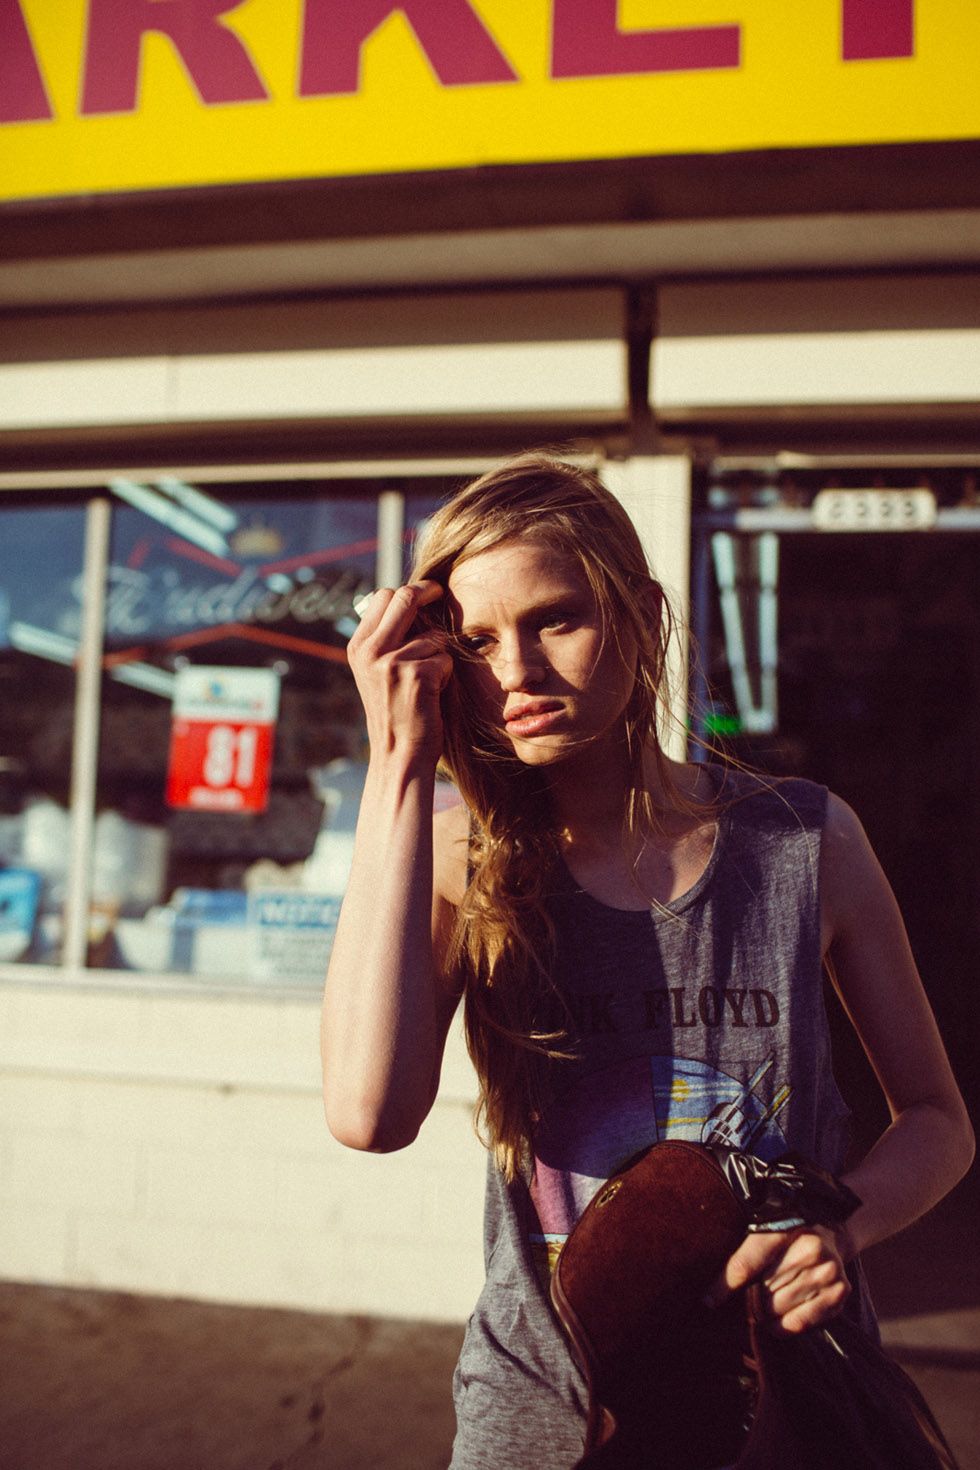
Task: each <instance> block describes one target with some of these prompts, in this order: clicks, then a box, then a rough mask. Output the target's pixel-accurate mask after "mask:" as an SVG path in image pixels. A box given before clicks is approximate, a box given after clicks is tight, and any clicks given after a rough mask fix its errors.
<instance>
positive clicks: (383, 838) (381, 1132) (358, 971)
mask: <svg viewBox="0 0 980 1470" xmlns="http://www.w3.org/2000/svg"><path fill="white" fill-rule="evenodd" d="M433 782H434V771H433V769H432V762H431V761H429V762H417V763H414V764H413V763H412V762H411V761H407V760H400V759H399V760H394V759H383V760H377V761H372V764H371V766H370V767H369V769H368V775H367V779H366V782H365V787H364V795H363V798H362V802H361V810H360V817H359V820H358V826H357V835H356V839H355V844H354V858H353V863H352V866H351V874H350V881H349V884H348V887H347V892H346V896H345V898H344V902H343V907H342V910H341V914H340V920H339V923H338V926H337V934H336V938H335V940H334V946H333V951H332V954H331V958H330V966H329V971H328V975H327V982H326V987H325V991H324V1001H323V1017H322V1030H321V1049H322V1057H323V1094H324V1106H325V1109H326V1115H327V1122H328V1125H329V1127H330V1129H331V1132H333V1133H334V1135H335V1136H336V1137H337V1138H339V1139H340V1140H341V1142H343V1143H346V1144H348V1145H350V1146H351V1147H353V1148H366V1149H376V1150H388V1149H393V1148H400V1147H403V1146H404V1145H405V1144H407V1143H410V1142H411V1140H412V1139H413V1138H414V1136H415V1134H416V1132H417V1131H418V1128H419V1126H420V1124H421V1122H422V1120H423V1118H424V1117H425V1115H426V1113H427V1112H428V1110H429V1107H430V1106H431V1103H432V1099H433V1095H434V1092H435V1087H436V1085H437V1081H438V1078H437V1072H438V1066H439V1061H440V1055H441V1047H442V1040H443V1037H442V1029H441V1026H440V1012H441V1007H440V998H439V994H438V983H437V976H436V969H435V964H434V961H433V953H432V939H431V915H432V793H433Z"/></svg>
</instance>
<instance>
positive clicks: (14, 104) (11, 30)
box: [0, 0, 54, 123]
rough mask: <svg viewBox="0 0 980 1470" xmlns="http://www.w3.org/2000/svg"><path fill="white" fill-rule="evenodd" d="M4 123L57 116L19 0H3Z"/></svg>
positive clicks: (0, 111) (0, 68)
mask: <svg viewBox="0 0 980 1470" xmlns="http://www.w3.org/2000/svg"><path fill="white" fill-rule="evenodd" d="M0 36H2V37H3V41H2V44H0V123H8V122H37V121H38V119H40V118H49V117H53V116H54V113H53V112H52V111H51V104H50V103H49V101H48V96H47V93H46V91H45V90H44V79H43V78H42V76H41V71H40V68H39V67H38V64H37V58H36V57H35V55H34V47H33V46H32V45H31V36H30V32H29V31H28V29H27V25H26V24H25V21H24V17H23V15H22V13H21V8H20V5H19V4H18V0H0Z"/></svg>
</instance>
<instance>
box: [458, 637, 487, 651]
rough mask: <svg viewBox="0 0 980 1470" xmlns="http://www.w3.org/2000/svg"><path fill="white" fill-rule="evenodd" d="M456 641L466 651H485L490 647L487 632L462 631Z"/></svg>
mask: <svg viewBox="0 0 980 1470" xmlns="http://www.w3.org/2000/svg"><path fill="white" fill-rule="evenodd" d="M456 641H457V643H458V644H459V646H460V648H461V649H462V650H463V652H464V653H485V652H486V650H487V649H488V648H489V647H490V639H489V638H488V637H487V635H486V634H485V633H465V634H463V633H461V634H460V635H459V637H458V638H457V640H456Z"/></svg>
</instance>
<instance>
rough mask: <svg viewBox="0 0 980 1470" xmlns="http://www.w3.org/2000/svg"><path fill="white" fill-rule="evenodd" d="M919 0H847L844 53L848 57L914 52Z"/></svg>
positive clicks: (858, 58)
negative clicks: (914, 31)
mask: <svg viewBox="0 0 980 1470" xmlns="http://www.w3.org/2000/svg"><path fill="white" fill-rule="evenodd" d="M914 20H915V0H843V3H842V6H841V32H842V35H841V55H842V56H843V58H844V60H845V61H878V60H882V59H884V58H885V57H887V56H911V55H912V54H913V52H914V49H915V45H914V39H913V34H912V32H913V23H914Z"/></svg>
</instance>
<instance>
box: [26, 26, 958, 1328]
mask: <svg viewBox="0 0 980 1470" xmlns="http://www.w3.org/2000/svg"><path fill="white" fill-rule="evenodd" d="M787 9H788V8H787V7H785V6H782V5H777V4H773V5H770V6H766V5H762V6H760V5H753V6H748V5H739V3H738V0H731V3H728V4H725V5H721V4H718V3H714V0H662V3H659V4H658V5H656V6H654V5H641V4H639V3H637V4H635V5H624V6H621V7H619V8H618V10H617V6H616V5H615V4H613V3H611V0H538V3H535V4H532V5H527V4H524V5H517V4H516V3H513V0H411V3H407V4H404V5H401V6H388V5H386V4H382V3H377V0H373V3H367V0H351V3H348V4H346V5H345V6H344V7H342V8H341V7H336V6H332V5H330V4H328V3H327V0H305V3H300V0H297V3H296V4H294V5H290V6H288V7H283V6H281V5H280V4H278V3H273V0H239V3H238V4H233V3H232V4H228V3H225V4H218V5H215V4H213V3H211V4H201V3H200V0H168V4H167V6H166V7H164V6H162V5H156V4H154V3H151V0H87V3H84V0H62V3H60V4H59V5H57V6H51V5H48V4H45V3H44V0H33V3H32V0H9V3H7V4H5V5H0V32H2V40H3V60H2V61H0V164H2V166H0V199H2V203H0V209H2V215H0V235H2V240H3V246H2V257H0V673H2V676H3V680H4V692H5V698H4V700H3V704H2V706H0V844H2V845H0V865H2V866H0V1095H2V1104H3V1105H2V1110H0V1117H2V1123H0V1129H2V1132H0V1161H2V1162H3V1166H4V1167H3V1174H4V1178H5V1180H6V1184H5V1202H4V1209H3V1212H2V1218H0V1270H2V1271H3V1272H4V1274H6V1275H8V1276H11V1277H15V1278H21V1279H28V1280H41V1281H48V1282H59V1283H70V1284H79V1285H94V1286H107V1287H116V1288H126V1289H133V1290H146V1291H155V1292H164V1293H171V1294H178V1295H191V1296H202V1297H210V1298H214V1299H223V1300H231V1301H252V1302H268V1303H275V1304H283V1305H295V1306H301V1307H311V1308H313V1307H315V1308H321V1309H325V1310H338V1311H368V1312H386V1313H396V1314H404V1315H410V1316H429V1317H446V1318H454V1317H459V1316H462V1315H465V1313H466V1312H467V1311H468V1310H469V1306H470V1303H471V1301H472V1299H473V1297H474V1296H475V1293H476V1291H477V1289H478V1285H479V1279H480V1274H481V1266H482V1263H481V1260H480V1252H479V1213H480V1203H481V1199H480V1196H481V1186H482V1171H483V1168H484V1161H483V1155H482V1151H481V1149H480V1147H479V1145H478V1144H476V1142H475V1141H474V1139H473V1137H472V1128H471V1123H470V1105H471V1100H472V1093H473V1085H472V1078H471V1075H470V1072H469V1068H468V1063H467V1061H466V1059H465V1055H464V1051H463V1047H462V1043H461V1039H460V1037H459V1035H458V1034H457V1035H454V1037H453V1038H452V1041H451V1046H450V1052H449V1056H448V1058H447V1064H446V1068H445V1075H444V1078H443V1087H442V1091H441V1093H440V1097H439V1100H438V1102H437V1104H436V1107H435V1110H434V1112H433V1115H432V1117H431V1118H430V1120H429V1122H428V1123H427V1125H426V1127H425V1128H424V1130H423V1133H422V1135H421V1137H420V1139H419V1141H418V1142H417V1143H416V1144H415V1145H414V1146H413V1148H412V1149H411V1150H409V1151H407V1152H406V1153H405V1154H403V1155H400V1156H397V1157H395V1158H387V1159H376V1158H370V1157H368V1158H364V1157H358V1156H355V1155H351V1154H348V1153H345V1152H344V1151H343V1150H342V1149H340V1148H339V1147H338V1146H336V1145H334V1144H333V1143H332V1141H331V1140H330V1139H329V1137H328V1135H327V1133H326V1130H325V1128H324V1125H323V1122H322V1116H321V1110H320V1104H319V1076H318V1060H317V1002H318V992H319V988H320V983H321V977H322V973H323V968H324V965H325V962H326V957H327V955H328V953H329V944H330V936H331V933H332V925H333V923H334V921H335V918H336V912H337V906H338V904H339V901H340V897H341V895H342V893H343V886H344V881H345V875H346V866H347V864H348V863H349V853H350V843H351V839H352V832H353V825H354V820H355V817H356V811H357V801H358V794H359V790H360V780H361V778H362V775H363V769H364V760H365V754H366V752H365V743H364V733H363V728H362V724H361V720H360V715H359V708H358V703H357V699H356V695H355V693H354V691H353V687H352V683H351V680H350V676H349V673H348V671H347V668H346V660H345V655H344V646H345V643H346V640H347V638H348V637H349V636H350V633H351V631H352V628H353V626H354V622H353V601H354V599H355V598H356V597H357V596H358V595H359V593H361V592H363V591H364V590H366V589H368V588H369V587H372V586H375V585H378V584H379V583H380V584H389V585H390V584H392V583H393V582H396V581H397V580H398V579H399V578H400V577H401V576H402V575H403V570H404V568H405V567H406V566H407V559H408V556H409V554H410V549H411V543H412V540H413V537H414V534H415V532H416V530H417V528H418V526H419V525H420V523H421V522H423V521H424V519H425V517H426V516H427V515H428V514H429V513H430V512H431V510H432V509H433V508H434V506H435V505H437V504H438V502H439V501H440V499H441V498H442V497H443V496H445V495H446V494H447V493H449V492H450V491H451V489H452V488H453V487H454V486H455V485H457V484H459V483H460V482H461V480H462V479H463V478H465V477H466V476H467V475H471V474H474V473H477V472H479V471H480V470H481V469H483V468H484V467H486V466H488V465H490V464H492V463H494V462H496V461H497V460H498V459H499V458H500V457H501V456H503V455H504V454H507V453H510V452H513V451H516V450H519V449H523V448H527V447H531V446H539V445H549V446H556V447H558V448H559V449H561V450H562V452H564V453H567V454H570V455H574V456H577V457H580V458H582V459H583V460H584V461H586V462H589V463H592V464H595V465H596V466H597V467H598V468H599V469H600V471H601V472H602V474H603V475H604V477H605V478H606V481H607V483H608V484H609V486H610V488H611V489H612V490H613V491H614V492H615V493H616V494H617V495H619V496H620V497H621V498H622V499H623V501H624V503H625V504H626V505H627V507H628V509H629V510H630V513H631V515H632V516H633V517H634V519H635V521H636V523H637V525H638V527H639V529H640V532H641V535H642V536H643V538H644V541H645V543H646V545H647V546H648V549H649V552H650V556H651V560H652V562H653V564H654V566H655V568H656V570H657V573H658V575H659V576H660V577H661V579H662V580H663V581H664V583H665V585H666V587H667V589H668V592H669V593H670V595H671V597H672V599H673V601H674V603H675V606H676V609H677V611H678V612H679V613H680V614H681V617H682V622H683V624H684V626H685V627H689V628H691V629H692V630H693V633H694V644H693V647H694V650H695V653H694V657H690V656H689V655H690V650H689V647H688V643H687V639H686V636H685V637H684V638H682V639H681V640H679V642H678V645H677V648H676V651H675V661H674V667H673V670H672V674H673V687H674V707H673V718H672V720H671V722H670V728H669V729H667V730H666V731H665V738H666V739H667V741H668V743H669V744H670V746H671V749H672V750H673V751H674V752H675V753H677V754H681V753H683V752H684V751H685V749H687V747H688V742H689V739H690V737H691V736H692V735H693V736H694V737H698V736H701V737H708V738H712V739H713V738H716V737H723V738H726V739H729V740H731V741H732V742H733V743H734V745H735V748H736V749H738V750H739V751H740V752H741V753H744V754H746V755H747V756H748V757H749V758H751V759H753V760H757V761H759V762H760V763H761V764H763V765H766V766H767V767H769V768H771V769H776V770H789V769H792V770H798V771H801V772H802V773H803V774H806V775H809V776H812V777H814V778H816V779H820V780H823V781H826V782H827V783H828V784H830V785H832V786H833V787H834V788H835V789H837V790H839V791H841V793H842V794H843V795H844V796H845V797H847V798H848V799H849V800H851V801H852V802H853V804H854V805H855V806H856V807H857V808H858V810H859V812H860V813H861V815H862V816H863V817H864V819H865V821H866V825H867V826H868V827H869V830H870V831H871V833H872V837H873V838H874V840H875V843H876V846H877V847H878V849H879V851H880V853H881V855H882V857H883V861H884V862H885V866H886V868H887V869H888V871H889V874H890V876H891V877H892V880H893V882H894V884H895V886H896V888H897V890H898V892H899V897H900V899H901V901H902V903H903V907H904V909H905V911H906V913H907V916H908V918H909V923H910V927H911V930H912V934H913V941H914V944H915V947H916V949H917V953H918V955H919V959H920V962H921V964H922V968H923V972H924V975H925V978H926V982H927V984H928V986H929V988H930V992H931V994H932V997H933V1000H934V1002H935V1004H936V1007H937V1010H938V1013H939V1017H940V1022H941V1024H942V1026H943V1029H944V1032H945V1034H946V1039H947V1042H948V1044H949V1046H950V1049H951V1052H952V1054H953V1058H954V1062H955V1063H956V1064H957V1066H958V1068H959V1070H960V1073H961V1076H962V1080H963V1081H964V1083H965V1085H966V1086H967V1088H968V1090H971V1089H972V1091H971V1095H972V1096H974V1097H975V1095H976V1082H975V1080H974V1079H971V1077H970V1075H969V1067H970V1065H971V1063H972V1057H971V1051H972V1047H971V1045H970V1039H971V1035H972V1034H973V1031H974V1028H975V1025H976V1022H977V1019H978V1017H977V1008H976V1000H975V998H974V988H973V986H972V981H971V976H972V957H973V955H974V954H975V953H976V949H977V944H978V941H980V934H978V932H977V927H978V920H977V914H978V903H977V900H978V897H980V894H978V891H977V878H976V872H977V867H978V865H977V862H976V852H977V839H976V831H977V825H978V822H977V818H978V816H980V810H978V809H980V761H978V752H977V738H976V729H977V726H978V708H977V705H978V688H980V667H978V653H977V649H978V647H980V639H978V637H977V634H978V631H980V630H978V627H977V623H978V617H980V600H978V597H977V587H978V584H980V577H978V571H980V553H978V540H977V531H978V530H980V502H978V498H977V474H978V472H980V406H978V400H980V168H978V162H980V141H978V140H980V104H978V102H977V99H976V89H975V85H974V73H975V61H976V57H977V55H978V53H980V16H977V17H974V16H973V15H972V13H970V12H969V7H965V6H963V5H961V4H958V3H957V0H918V3H914V0H876V3H873V4H872V3H870V0H819V3H815V4H813V5H812V6H810V7H808V10H807V24H808V26H809V28H810V29H809V30H808V32H807V33H806V34H805V35H801V34H800V32H799V26H798V24H795V23H794V21H793V18H792V16H791V15H790V14H788V13H787ZM691 749H692V753H693V754H694V756H695V758H697V757H698V755H699V753H700V748H699V746H698V743H697V740H696V739H695V740H694V742H693V744H692V745H691ZM439 799H440V800H446V801H449V800H452V799H453V797H452V793H451V792H450V791H448V790H446V791H445V792H442V793H441V794H440V797H439ZM842 1048H843V1050H842V1054H841V1069H842V1073H843V1074H845V1075H846V1078H847V1080H848V1082H849V1085H850V1086H851V1087H852V1088H853V1092H854V1096H855V1097H856V1098H860V1099H861V1101H862V1105H864V1104H868V1106H866V1107H864V1108H863V1110H864V1111H865V1112H869V1111H870V1113H871V1114H874V1111H875V1108H877V1106H878V1104H877V1102H875V1101H873V1100H872V1101H871V1102H870V1103H869V1093H868V1082H867V1078H866V1076H865V1074H864V1073H863V1072H862V1070H861V1062H860V1058H858V1057H855V1056H854V1055H853V1054H851V1053H849V1052H848V1051H847V1049H846V1045H845V1043H844V1042H843V1040H842Z"/></svg>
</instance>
